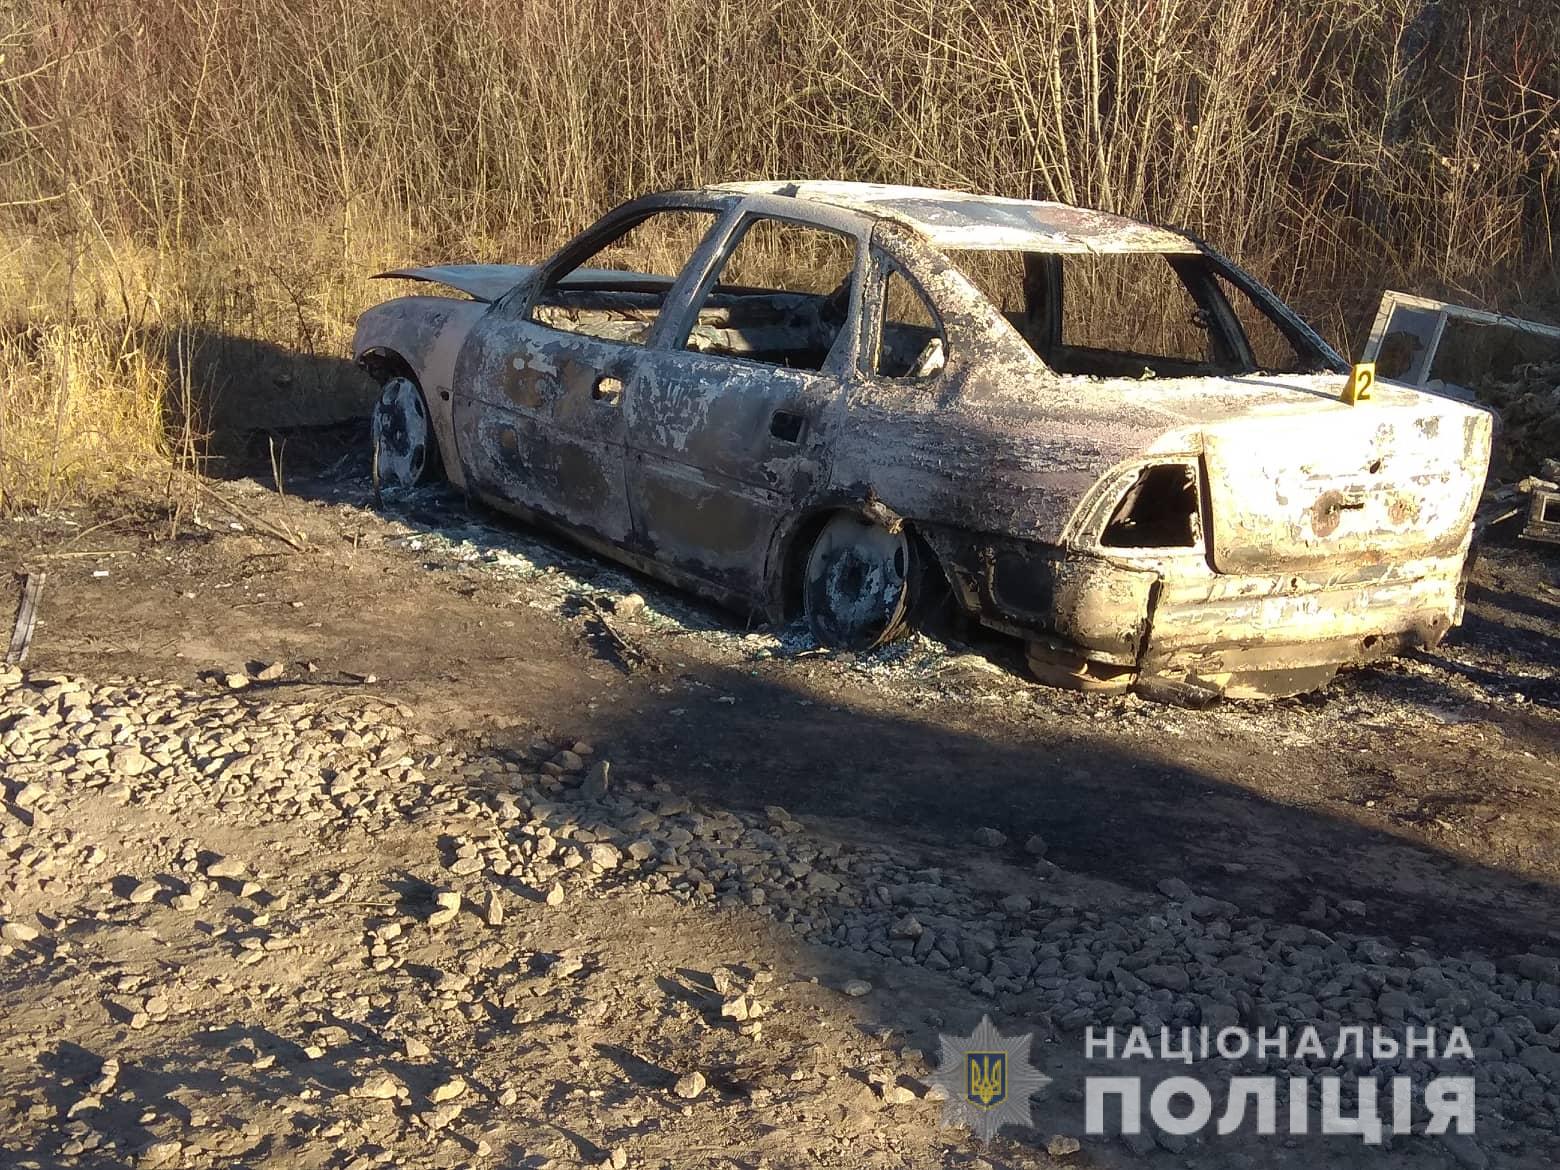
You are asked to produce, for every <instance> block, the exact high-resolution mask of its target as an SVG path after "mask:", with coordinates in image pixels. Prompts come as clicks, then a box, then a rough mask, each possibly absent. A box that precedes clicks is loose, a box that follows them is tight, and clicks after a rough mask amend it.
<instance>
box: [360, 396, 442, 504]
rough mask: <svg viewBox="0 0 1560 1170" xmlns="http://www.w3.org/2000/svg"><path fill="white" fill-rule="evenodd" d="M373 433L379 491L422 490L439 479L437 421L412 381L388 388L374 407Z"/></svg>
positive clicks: (374, 472)
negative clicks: (435, 427)
mask: <svg viewBox="0 0 1560 1170" xmlns="http://www.w3.org/2000/svg"><path fill="white" fill-rule="evenodd" d="M370 431H371V435H372V440H373V459H374V463H373V475H374V484H375V486H376V487H377V486H378V485H380V484H385V485H388V486H390V487H419V486H421V485H422V484H425V483H431V482H432V481H433V480H435V479H437V478H438V476H439V472H440V465H439V443H438V439H437V438H436V437H435V436H434V433H433V419H432V418H431V417H430V415H429V413H428V402H427V400H426V399H425V398H423V393H422V390H421V389H420V388H419V387H418V385H417V383H416V382H414V381H412V379H410V378H407V377H396V378H391V379H390V380H389V381H388V382H386V383H385V384H384V386H383V388H382V389H381V390H380V392H379V398H378V400H377V401H376V402H375V403H374V416H373V420H372V424H371V427H370Z"/></svg>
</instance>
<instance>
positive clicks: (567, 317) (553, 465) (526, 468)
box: [453, 208, 719, 546]
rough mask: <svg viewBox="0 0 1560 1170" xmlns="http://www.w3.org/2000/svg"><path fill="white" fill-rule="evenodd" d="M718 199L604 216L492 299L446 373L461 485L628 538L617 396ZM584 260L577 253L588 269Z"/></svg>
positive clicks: (493, 499) (642, 364)
mask: <svg viewBox="0 0 1560 1170" xmlns="http://www.w3.org/2000/svg"><path fill="white" fill-rule="evenodd" d="M718 215H719V212H718V210H716V209H708V208H692V209H690V208H663V209H659V210H655V211H651V212H649V213H648V214H646V213H640V214H638V215H637V217H636V216H628V217H624V216H620V215H614V216H611V217H608V219H606V220H603V221H601V223H599V224H597V225H596V226H595V227H593V228H590V229H588V230H587V231H586V232H585V233H584V234H583V235H581V236H580V237H578V238H577V239H576V240H575V241H574V242H572V243H570V244H569V245H567V246H565V247H564V249H563V250H562V251H560V252H559V253H558V254H557V256H555V257H554V258H553V259H552V260H550V261H548V262H547V263H546V264H544V265H543V266H542V267H541V269H540V270H539V271H538V273H537V274H536V277H535V278H534V282H533V283H530V284H527V285H522V286H520V287H519V288H517V289H516V290H515V291H514V292H513V293H511V294H510V295H508V296H506V297H504V298H502V299H501V300H500V301H499V302H498V303H496V304H495V305H494V307H493V309H492V310H491V311H490V312H489V313H488V314H487V316H485V317H484V318H483V319H482V321H481V322H479V323H478V324H477V326H476V327H475V328H474V329H473V330H472V333H471V337H470V338H469V340H468V341H467V342H466V345H465V346H464V348H463V349H462V351H461V354H460V356H459V358H458V359H457V363H456V371H455V399H454V404H453V405H454V423H455V430H456V434H457V442H458V445H459V449H460V453H461V459H462V463H463V466H464V470H465V473H466V480H467V484H468V485H469V486H470V487H471V488H472V490H473V491H474V492H475V493H476V494H477V495H478V496H479V497H480V498H482V499H483V500H484V501H485V502H487V503H490V504H492V505H494V506H495V507H498V508H501V509H505V510H508V511H513V512H518V513H520V514H522V515H528V514H535V515H538V516H541V517H545V518H547V519H551V520H553V521H556V522H559V523H562V524H564V525H566V526H567V527H569V528H570V529H571V530H573V531H575V532H577V533H579V534H581V535H583V536H588V537H595V538H597V539H599V540H603V541H606V542H608V543H610V544H613V545H619V546H623V545H628V544H631V543H632V542H633V536H634V526H633V520H632V516H631V513H630V510H629V506H628V494H627V486H626V482H625V477H624V466H623V460H624V436H625V425H624V403H625V400H626V398H627V397H628V394H629V389H628V388H629V387H631V386H632V385H634V384H635V383H636V382H637V381H639V380H640V377H641V374H642V372H643V371H644V370H645V368H646V366H647V365H648V363H649V359H650V353H649V351H648V350H647V349H646V344H647V342H648V339H649V336H650V334H651V332H652V331H653V329H654V327H655V324H656V321H657V319H658V318H659V316H660V314H661V311H662V309H663V308H665V307H666V305H667V303H668V298H669V297H670V295H671V292H672V289H673V287H674V285H675V283H676V282H675V279H674V277H673V276H656V275H651V274H650V273H648V272H646V271H644V269H647V268H649V267H650V266H651V265H652V264H655V263H657V262H658V261H659V262H662V263H664V262H665V259H666V258H668V257H670V258H671V259H672V261H673V264H674V265H675V267H674V272H675V271H676V269H679V268H681V267H683V266H684V265H685V264H686V262H687V259H688V257H689V256H690V255H692V254H693V252H694V251H695V250H696V248H697V246H698V243H699V241H700V240H701V239H702V238H703V236H704V235H705V234H707V233H708V231H709V230H710V228H711V227H712V226H713V225H714V223H715V222H716V220H717V218H718ZM587 264H588V265H589V266H588V267H587Z"/></svg>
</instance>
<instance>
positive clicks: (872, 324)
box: [355, 182, 1491, 695]
mask: <svg viewBox="0 0 1560 1170" xmlns="http://www.w3.org/2000/svg"><path fill="white" fill-rule="evenodd" d="M386 275H388V276H394V277H401V278H406V279H413V280H424V281H433V282H438V283H441V284H444V285H448V286H450V287H453V288H455V289H458V290H460V291H462V292H464V293H465V294H467V295H468V296H469V297H470V298H472V299H470V300H466V299H459V298H456V297H449V296H412V297H403V298H399V299H396V300H392V301H388V302H386V303H384V304H381V305H379V306H377V307H375V308H373V309H371V310H369V311H368V312H367V313H365V314H364V315H363V317H362V319H361V320H360V322H359V324H358V329H357V337H356V341H355V356H356V358H357V360H358V361H359V362H361V363H362V364H363V365H365V366H366V367H367V368H368V369H369V370H370V371H371V372H373V373H374V374H375V375H376V377H378V378H379V380H380V381H381V382H382V383H383V387H384V390H383V394H382V396H381V398H380V400H379V404H378V406H377V408H376V412H375V419H374V433H375V436H376V459H377V465H378V467H379V470H380V473H381V474H382V475H383V476H385V477H386V478H388V479H391V480H396V481H400V482H407V483H415V482H418V481H420V480H422V479H426V478H428V477H431V476H435V475H438V474H441V473H442V474H444V475H446V476H448V478H449V479H450V480H451V481H452V482H454V483H455V484H456V485H458V486H462V487H464V488H465V490H466V491H468V492H469V493H471V494H472V495H475V496H477V497H479V498H480V499H482V500H483V501H485V502H487V503H489V504H491V505H492V506H494V507H496V508H499V509H501V510H504V511H506V512H510V513H513V514H515V515H518V516H521V517H524V518H527V519H531V520H535V521H538V522H542V523H546V524H549V525H551V526H554V527H557V528H561V529H563V530H565V531H567V532H568V533H569V534H570V535H572V536H573V537H574V538H576V539H577V540H579V541H581V542H583V543H585V544H586V545H587V546H589V547H592V548H594V549H597V550H599V551H601V552H603V553H605V554H607V555H610V556H613V557H615V558H617V559H619V560H622V561H624V562H626V563H628V564H630V565H632V566H634V567H637V568H639V569H641V570H643V571H645V572H647V573H650V574H652V575H655V576H658V577H660V578H662V579H664V580H667V581H670V582H672V583H674V584H678V585H682V586H685V587H688V588H690V589H693V590H695V591H697V592H700V593H703V594H705V595H707V596H710V597H712V598H714V599H716V600H718V601H720V602H723V603H725V604H728V605H732V606H736V607H740V608H743V609H746V610H748V611H759V612H762V613H763V614H765V615H766V616H768V617H769V618H770V619H772V620H777V621H778V620H783V619H786V618H789V617H791V616H793V615H795V614H797V613H798V612H801V613H805V614H806V616H807V618H808V620H809V622H810V623H811V625H812V628H813V629H814V631H815V632H816V633H817V635H818V636H819V638H820V639H821V640H823V641H825V642H828V643H832V644H838V645H846V646H866V645H871V644H874V643H876V642H878V641H881V640H884V639H886V638H889V637H892V636H893V635H894V634H895V633H896V632H898V631H899V630H900V629H902V628H903V627H904V625H905V624H906V622H907V621H910V620H912V619H913V617H914V615H915V613H916V607H917V602H918V598H919V596H920V595H921V594H922V593H924V592H927V591H929V590H931V589H932V588H933V587H940V588H941V589H942V590H943V591H945V592H946V591H948V590H951V593H952V597H953V600H954V602H955V603H956V604H957V606H958V607H959V608H961V609H962V610H963V611H964V612H966V613H967V614H968V615H970V616H971V617H972V618H974V619H975V620H978V621H979V622H981V623H983V624H985V625H986V626H989V627H991V628H994V629H996V630H1000V631H1004V632H1006V633H1009V634H1013V635H1016V636H1017V637H1019V638H1022V639H1023V640H1024V641H1025V643H1026V645H1027V647H1028V651H1029V661H1030V664H1031V666H1032V668H1033V669H1034V670H1035V672H1036V673H1037V674H1038V675H1039V677H1041V678H1042V679H1043V680H1045V681H1048V682H1054V683H1060V684H1065V685H1072V686H1077V687H1082V688H1110V689H1120V688H1125V687H1127V686H1131V685H1133V684H1134V683H1136V684H1138V685H1140V686H1143V687H1145V688H1158V689H1161V690H1164V691H1170V692H1181V693H1189V694H1193V695H1196V694H1219V693H1227V694H1235V695H1283V694H1291V693H1295V692H1297V691H1300V690H1304V689H1308V688H1310V687H1314V686H1317V685H1320V684H1321V683H1323V682H1325V681H1326V680H1327V679H1328V678H1330V677H1331V675H1332V674H1333V672H1334V671H1336V669H1337V668H1338V667H1339V666H1340V665H1343V664H1347V663H1355V662H1361V661H1366V660H1369V659H1371V658H1376V657H1380V656H1383V655H1388V654H1392V653H1395V652H1397V651H1400V650H1402V649H1405V648H1409V647H1416V646H1432V645H1434V644H1436V643H1437V642H1438V641H1439V640H1440V639H1441V637H1442V636H1443V635H1444V634H1445V633H1446V631H1447V630H1448V629H1449V628H1450V627H1451V626H1453V625H1454V624H1456V622H1457V621H1458V620H1459V617H1460V611H1461V598H1460V580H1461V573H1462V567H1463V563H1464V560H1465V558H1466V555H1467V552H1468V547H1469V541H1470V536H1471V531H1472V518H1473V513H1474V508H1475V504H1476V502H1477V499H1478V496H1479V492H1480V489H1481V488H1482V485H1483V480H1484V475H1485V470H1486V465H1487V463H1488V458H1489V443H1490V430H1491V421H1490V416H1489V415H1488V414H1487V413H1485V412H1484V411H1482V410H1479V409H1477V408H1474V407H1470V406H1467V405H1464V404H1461V403H1457V402H1453V401H1450V400H1447V399H1442V398H1437V397H1434V396H1431V395H1427V394H1423V393H1420V392H1417V391H1415V390H1412V389H1409V388H1407V387H1400V386H1395V385H1392V384H1389V383H1385V382H1381V383H1377V384H1376V386H1375V388H1374V391H1373V393H1372V394H1371V396H1370V397H1369V398H1368V399H1366V400H1363V401H1359V402H1357V403H1351V402H1350V401H1345V398H1346V397H1348V396H1346V395H1345V394H1344V388H1345V384H1346V382H1347V381H1348V380H1349V369H1348V367H1347V365H1346V364H1345V363H1344V362H1343V361H1342V359H1341V358H1340V357H1339V356H1338V355H1337V354H1336V353H1335V352H1334V351H1333V350H1332V349H1331V348H1329V347H1328V345H1327V344H1326V343H1325V342H1324V341H1322V339H1321V338H1320V337H1318V336H1317V335H1316V334H1315V333H1314V332H1313V331H1312V330H1311V329H1310V328H1309V327H1307V326H1306V325H1305V324H1304V323H1303V322H1302V321H1301V320H1300V319H1299V318H1298V317H1296V316H1295V315H1294V314H1293V313H1292V312H1291V311H1290V310H1289V309H1287V308H1286V307H1285V306H1284V305H1282V304H1281V303H1280V302H1279V301H1278V300H1277V299H1276V298H1274V297H1273V296H1272V294H1270V293H1269V292H1267V291H1266V290H1265V289H1264V288H1262V286H1261V285H1259V284H1257V283H1256V282H1255V281H1254V280H1253V279H1252V278H1251V277H1249V276H1247V275H1246V274H1244V273H1243V272H1241V271H1240V270H1239V269H1238V268H1236V267H1235V266H1234V265H1233V264H1231V263H1230V262H1229V261H1227V260H1225V259H1224V258H1223V257H1221V256H1220V255H1219V254H1218V253H1216V252H1215V251H1213V250H1212V249H1211V248H1209V247H1208V246H1206V245H1205V244H1203V243H1201V242H1200V241H1198V240H1195V239H1193V238H1191V237H1189V236H1187V235H1184V234H1182V233H1179V232H1175V231H1170V230H1167V229H1162V228H1157V227H1152V226H1149V225H1147V224H1141V223H1136V222H1133V221H1131V220H1126V219H1122V218H1119V217H1116V216H1111V215H1106V214H1103V213H1099V212H1093V211H1086V210H1082V209H1078V208H1074V207H1068V206H1064V205H1060V204H1053V203H1039V202H1029V201H1022V200H1008V199H996V198H984V197H979V196H975V195H967V194H959V193H952V192H944V191H934V190H926V189H920V188H907V187H879V186H871V185H865V184H854V183H825V182H801V183H746V184H732V185H726V186H717V187H710V188H705V189H702V190H698V191H683V192H672V193H667V194H661V195H653V196H648V197H645V198H643V199H639V200H636V201H634V202H632V203H629V204H626V205H624V206H622V207H620V208H618V209H617V210H615V211H613V212H611V213H609V214H608V215H607V216H605V217H604V218H603V219H602V220H601V221H600V222H598V223H597V224H596V225H595V226H593V227H591V228H590V229H588V230H587V231H585V232H584V233H582V234H581V235H580V236H578V237H576V238H575V239H574V240H573V241H571V242H570V243H569V244H567V245H566V246H565V247H564V248H563V249H562V250H561V251H559V252H558V253H557V254H555V255H554V256H553V257H552V258H551V259H549V260H547V261H546V262H544V263H543V264H541V265H539V266H536V267H534V268H524V267H509V266H463V267H448V268H426V269H411V270H400V271H398V272H394V273H388V274H386Z"/></svg>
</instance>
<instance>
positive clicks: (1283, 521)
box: [1203, 383, 1491, 573]
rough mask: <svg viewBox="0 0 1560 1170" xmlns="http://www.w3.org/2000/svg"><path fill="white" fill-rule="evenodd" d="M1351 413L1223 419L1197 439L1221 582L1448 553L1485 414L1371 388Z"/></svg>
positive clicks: (1483, 455)
mask: <svg viewBox="0 0 1560 1170" xmlns="http://www.w3.org/2000/svg"><path fill="white" fill-rule="evenodd" d="M1375 394H1376V397H1374V398H1372V399H1369V400H1367V401H1363V402H1361V403H1359V404H1358V405H1356V406H1348V405H1345V404H1343V403H1341V402H1337V403H1333V402H1326V403H1322V404H1317V405H1313V406H1311V407H1309V408H1308V409H1303V410H1300V411H1291V410H1284V411H1275V412H1271V413H1260V414H1252V415H1246V416H1243V417H1238V418H1231V419H1225V420H1222V421H1219V422H1216V423H1211V424H1209V425H1208V426H1207V427H1206V429H1205V430H1204V433H1203V455H1204V461H1205V464H1206V467H1207V475H1208V495H1209V508H1210V511H1211V513H1212V531H1211V534H1210V535H1211V538H1212V539H1211V550H1210V551H1211V555H1212V559H1213V565H1214V568H1215V569H1217V570H1218V571H1219V572H1221V573H1269V572H1281V571H1284V570H1288V569H1299V568H1306V567H1312V566H1315V565H1317V564H1318V563H1320V562H1323V561H1332V560H1340V561H1349V562H1353V563H1356V564H1358V563H1380V562H1384V561H1397V560H1412V559H1417V558H1422V557H1437V556H1449V555H1452V554H1454V553H1456V552H1457V551H1458V549H1459V548H1460V547H1461V546H1462V543H1463V541H1464V540H1465V539H1466V538H1467V535H1468V532H1469V528H1470V526H1471V524H1472V522H1473V514H1474V509H1475V508H1476V506H1477V505H1478V501H1479V495H1480V493H1481V492H1482V490H1483V488H1484V477H1485V473H1486V471H1487V470H1488V467H1489V458H1490V432H1491V416H1490V415H1489V413H1488V412H1486V411H1484V410H1480V409H1478V408H1476V407H1470V406H1467V405H1464V404H1462V403H1458V402H1453V401H1451V400H1449V399H1444V398H1437V397H1435V396H1433V395H1429V394H1421V393H1418V392H1415V391H1411V390H1406V389H1404V388H1401V387H1395V386H1388V385H1385V384H1382V383H1377V387H1376V390H1375Z"/></svg>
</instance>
